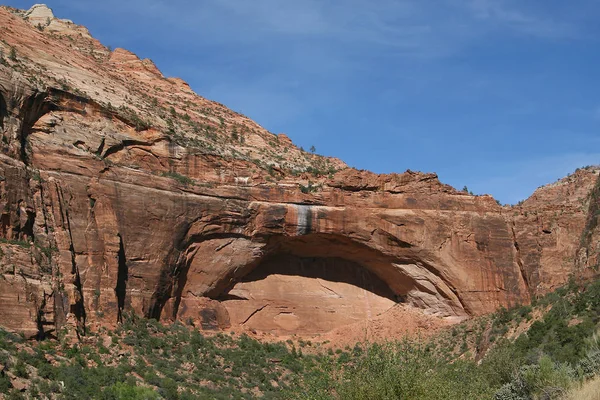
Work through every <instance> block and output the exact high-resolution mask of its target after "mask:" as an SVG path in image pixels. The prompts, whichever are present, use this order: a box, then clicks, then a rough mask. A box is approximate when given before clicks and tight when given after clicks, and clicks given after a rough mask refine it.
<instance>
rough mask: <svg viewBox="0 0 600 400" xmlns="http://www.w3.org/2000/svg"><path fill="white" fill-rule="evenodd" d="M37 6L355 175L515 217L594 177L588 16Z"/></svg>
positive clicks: (225, 0) (596, 66) (289, 5)
mask: <svg viewBox="0 0 600 400" xmlns="http://www.w3.org/2000/svg"><path fill="white" fill-rule="evenodd" d="M7 4H8V5H11V6H14V7H19V8H29V7H30V6H31V5H32V4H33V3H31V2H25V1H8V2H7ZM48 5H49V6H50V7H51V8H53V10H54V13H55V14H56V15H57V16H58V17H59V18H68V19H72V20H73V21H74V22H76V23H78V24H82V25H85V26H87V27H88V28H89V29H90V31H91V33H92V34H93V35H94V36H95V37H96V38H98V39H99V40H100V41H102V42H103V43H104V44H106V45H110V46H112V47H124V48H127V49H129V50H131V51H133V52H135V53H137V54H138V55H139V56H140V57H142V58H146V57H148V58H151V59H152V60H153V61H154V62H155V63H156V64H157V66H158V67H159V68H160V69H161V71H162V72H163V73H164V74H165V75H167V76H178V77H181V78H183V79H185V80H186V81H188V82H189V83H190V85H191V87H192V88H193V89H194V90H195V91H196V92H197V93H198V94H200V95H202V96H204V97H207V98H209V99H212V100H216V101H219V102H221V103H224V104H225V105H227V106H228V107H230V108H231V109H233V110H236V111H239V112H242V113H244V114H245V115H247V116H249V117H251V118H252V119H254V120H256V121H257V122H258V123H260V124H261V125H263V126H264V127H266V128H267V129H269V130H270V131H272V132H274V133H281V132H284V133H286V134H287V135H289V136H290V137H291V138H292V140H293V141H294V142H295V143H296V144H298V145H299V146H303V147H304V148H309V147H310V146H311V145H314V146H315V147H316V148H317V152H318V153H320V154H324V155H330V156H336V157H339V158H341V159H343V160H344V161H346V162H347V163H348V164H349V165H350V166H353V167H356V168H361V169H369V170H372V171H375V172H380V173H383V172H402V171H404V170H406V169H412V170H419V171H425V172H436V173H438V175H439V177H440V179H441V180H442V182H444V183H449V184H451V185H453V186H455V187H457V188H462V187H463V186H464V185H467V186H468V187H469V189H471V190H472V191H473V192H475V193H477V194H483V193H489V194H492V195H494V196H495V197H496V198H497V199H499V200H500V201H501V202H502V203H516V202H517V201H519V200H521V199H524V198H526V197H528V196H529V195H530V194H531V193H532V192H533V190H535V189H536V188H537V187H538V186H540V185H543V184H546V183H549V182H552V181H554V180H556V179H558V178H560V177H562V176H565V175H566V174H567V173H569V172H572V171H573V170H575V168H577V167H580V166H584V165H590V164H600V23H598V21H600V1H599V0H575V1H570V2H567V1H564V0H544V1H540V0H537V1H530V0H430V1H424V0H395V1H394V0H377V1H373V0H370V1H369V0H345V1H342V0H337V1H333V0H252V1H249V0H196V1H183V0H169V1H163V0H144V1H141V0H130V1H116V0H103V1H88V0H77V1H75V0H53V1H52V2H49V3H48Z"/></svg>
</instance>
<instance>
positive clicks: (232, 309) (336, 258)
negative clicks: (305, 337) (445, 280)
mask: <svg viewBox="0 0 600 400" xmlns="http://www.w3.org/2000/svg"><path fill="white" fill-rule="evenodd" d="M263 254H264V255H263V257H261V259H260V260H258V261H256V262H253V263H252V264H249V265H247V266H246V267H244V268H241V269H239V270H238V271H237V275H236V276H235V277H234V278H233V279H231V281H230V283H229V285H228V286H227V287H226V288H223V289H222V290H218V293H214V292H213V296H211V297H212V298H214V299H216V300H219V301H220V302H221V304H222V305H223V306H224V307H225V308H226V309H227V312H228V314H229V318H230V320H231V323H232V325H234V326H235V325H239V326H244V327H245V328H249V329H256V330H260V331H270V332H275V333H286V332H287V333H299V334H305V333H306V334H320V333H325V332H329V331H331V330H333V329H336V328H339V327H342V326H345V325H348V324H353V323H357V322H361V321H365V320H370V319H372V318H375V317H377V316H379V315H382V314H384V313H386V312H387V311H388V310H390V309H392V308H393V307H395V306H396V305H397V304H398V303H403V302H405V301H406V299H407V296H408V293H409V292H410V291H411V290H413V289H414V288H415V282H414V281H413V279H412V278H411V277H409V276H407V275H406V274H404V273H403V272H402V271H401V270H400V269H398V268H397V266H395V264H394V263H395V262H401V260H398V259H397V258H394V257H391V256H389V255H386V254H384V253H383V252H381V251H378V250H376V249H373V248H370V247H367V246H365V245H363V244H360V243H357V242H356V241H354V240H352V239H351V238H348V237H344V236H341V235H328V234H309V235H301V236H294V237H289V236H277V237H271V238H270V239H269V242H268V244H267V246H266V247H265V248H264V253H263Z"/></svg>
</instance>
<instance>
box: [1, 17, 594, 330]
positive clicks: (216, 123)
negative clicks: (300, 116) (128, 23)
mask: <svg viewBox="0 0 600 400" xmlns="http://www.w3.org/2000/svg"><path fill="white" fill-rule="evenodd" d="M42 11H43V12H42ZM25 15H27V13H25V12H22V11H18V10H14V9H8V8H0V34H1V35H2V37H3V38H4V39H5V41H6V42H4V43H0V46H2V48H3V54H4V63H3V65H0V131H1V134H2V140H1V143H0V146H1V147H2V153H1V154H0V209H1V211H0V212H1V214H0V238H1V240H2V242H1V243H0V250H1V253H0V262H1V265H0V310H2V313H0V325H2V326H5V327H7V328H9V329H13V330H19V331H22V332H24V333H25V334H27V335H28V336H30V337H31V336H40V337H43V336H46V335H54V334H56V331H57V330H59V329H62V328H67V329H71V328H72V329H74V330H75V331H76V332H79V333H80V334H82V333H84V331H85V328H86V326H92V325H96V324H105V325H106V324H115V323H117V322H118V321H120V320H121V319H122V317H123V315H124V313H127V312H135V313H137V314H140V315H144V316H147V317H152V318H159V319H166V320H175V319H179V320H181V321H185V322H189V323H192V324H194V325H196V326H198V327H199V328H201V329H206V330H219V329H228V328H232V327H242V328H243V329H249V330H255V331H264V332H270V333H273V334H276V335H287V334H293V333H297V334H306V335H314V334H323V333H326V332H329V331H338V332H339V330H340V329H341V328H342V327H343V326H346V325H349V324H353V323H356V322H360V321H363V320H369V319H374V320H375V319H378V318H379V319H381V318H382V317H381V316H383V315H389V316H391V317H393V316H395V315H409V314H410V315H414V314H415V312H416V313H417V314H419V313H420V314H422V315H428V316H439V317H444V318H453V319H455V320H459V319H461V318H465V317H468V316H472V315H479V314H483V313H487V312H491V311H493V310H495V309H496V308H498V307H499V306H510V305H514V304H518V303H527V302H529V301H530V299H531V296H535V295H538V294H542V293H544V292H546V291H548V290H551V289H553V288H555V287H556V286H557V285H560V284H563V283H565V282H566V281H567V279H568V277H569V275H570V274H581V275H591V274H594V273H595V270H594V268H596V269H597V261H598V255H597V254H598V228H597V226H598V224H597V219H598V208H599V206H598V203H597V202H598V186H597V181H598V169H597V168H587V169H582V170H579V171H577V172H576V173H575V174H573V175H571V176H570V177H567V178H565V179H563V180H561V181H559V182H557V183H555V184H553V185H549V186H546V187H543V188H540V189H539V190H538V191H536V192H535V193H534V195H533V196H532V197H531V198H530V199H528V200H527V201H525V202H524V203H523V204H522V205H519V206H515V207H501V206H499V205H498V204H496V202H495V200H494V199H493V198H492V197H491V196H472V195H468V194H466V193H462V192H458V191H456V190H455V189H453V188H452V187H450V186H448V185H444V184H442V183H440V182H439V180H438V179H437V176H436V175H435V174H424V173H417V172H412V171H407V172H405V173H402V174H390V175H376V174H373V173H370V172H367V171H357V170H354V169H350V168H347V167H346V166H345V164H344V163H343V162H341V161H339V160H336V159H330V158H325V157H320V156H317V155H313V154H310V153H306V152H304V151H302V150H300V149H298V148H296V147H295V146H294V145H293V144H292V143H291V141H290V140H289V139H288V138H287V136H285V135H283V134H280V135H273V134H271V133H269V132H267V131H266V130H264V129H263V128H262V127H260V126H259V125H258V124H256V123H255V122H253V121H251V120H249V119H248V118H247V117H245V116H243V115H240V114H237V113H234V112H232V111H230V110H228V109H227V108H225V107H224V106H223V105H220V104H218V103H214V102H211V101H209V100H206V99H204V98H202V97H200V96H197V95H196V94H194V93H193V92H192V91H191V89H190V88H189V86H188V85H187V84H185V82H183V81H181V80H178V79H166V78H165V77H163V76H162V74H161V73H160V71H159V70H158V69H157V68H156V66H154V64H153V63H152V62H151V61H150V60H139V59H138V58H137V56H135V55H134V54H133V53H130V52H127V51H125V50H120V49H117V50H115V51H112V52H111V51H109V50H108V49H106V48H105V47H104V46H102V45H101V44H100V43H99V42H97V41H96V40H95V39H93V38H91V37H89V36H86V35H85V34H83V33H82V34H71V33H64V32H63V33H61V34H57V33H56V32H52V30H51V29H40V28H39V27H38V28H36V27H35V26H34V25H35V22H36V21H38V19H39V18H41V19H42V20H43V18H44V16H46V22H47V20H48V19H50V20H51V22H52V21H54V20H55V19H52V18H54V17H53V16H52V17H50V16H49V15H47V11H46V10H45V9H43V8H42V9H39V8H38V9H34V10H33V11H31V12H30V13H29V21H26V20H25V19H24V16H25ZM34 17H35V18H34ZM38 17H39V18H38ZM36 18H37V19H36ZM40 21H41V20H40ZM65 24H67V23H66V22H65ZM51 26H52V24H50V25H48V27H51ZM69 26H70V25H69ZM72 29H74V31H73V32H79V31H82V29H84V28H78V27H77V26H74V27H73V28H72ZM11 48H14V49H15V50H14V52H15V53H16V57H14V59H12V58H9V57H8V56H7V55H8V54H10V53H11ZM595 185H596V186H595ZM398 307H405V308H407V309H410V310H411V312H410V313H408V312H407V313H403V312H398ZM428 318H429V317H428ZM397 323H398V325H399V326H401V325H402V323H403V322H402V321H397Z"/></svg>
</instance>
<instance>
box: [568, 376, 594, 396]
mask: <svg viewBox="0 0 600 400" xmlns="http://www.w3.org/2000/svg"><path fill="white" fill-rule="evenodd" d="M567 400H600V377H596V378H595V379H592V380H590V381H588V382H585V383H584V384H582V385H581V386H578V387H576V388H574V389H572V390H571V391H570V392H569V394H568V396H567Z"/></svg>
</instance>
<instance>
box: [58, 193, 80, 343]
mask: <svg viewBox="0 0 600 400" xmlns="http://www.w3.org/2000/svg"><path fill="white" fill-rule="evenodd" d="M57 192H58V196H59V203H60V209H61V212H62V214H63V215H64V220H65V222H66V225H67V226H66V230H67V232H68V235H69V242H70V243H69V251H70V252H71V274H74V275H75V280H74V282H73V285H74V286H75V289H76V291H75V293H76V295H75V299H74V301H75V303H74V304H71V310H70V311H71V312H72V313H73V314H75V318H77V336H80V335H82V334H85V329H86V327H85V321H86V314H85V301H84V297H83V285H82V283H81V277H80V275H79V268H78V267H77V261H76V259H75V247H74V246H73V232H72V230H71V218H70V217H69V210H68V207H67V206H66V203H65V196H64V193H63V191H62V187H60V186H58V187H57Z"/></svg>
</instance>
